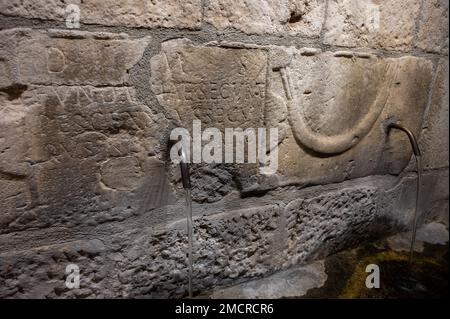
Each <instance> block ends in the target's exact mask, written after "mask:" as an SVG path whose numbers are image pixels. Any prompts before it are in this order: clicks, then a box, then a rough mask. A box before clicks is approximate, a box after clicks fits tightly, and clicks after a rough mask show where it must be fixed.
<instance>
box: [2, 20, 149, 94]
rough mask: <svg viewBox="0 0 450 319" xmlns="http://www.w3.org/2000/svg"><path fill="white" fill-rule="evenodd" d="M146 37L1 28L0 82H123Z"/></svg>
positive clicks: (106, 83) (142, 49)
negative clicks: (3, 71)
mask: <svg viewBox="0 0 450 319" xmlns="http://www.w3.org/2000/svg"><path fill="white" fill-rule="evenodd" d="M149 40H150V39H149V38H141V39H130V38H128V36H127V35H125V34H119V35H116V34H111V33H91V32H85V31H65V30H50V31H49V32H41V31H35V30H32V29H11V30H5V31H1V32H0V43H2V44H1V45H0V64H2V68H3V69H4V70H6V71H7V72H5V73H2V74H0V83H5V84H4V86H8V83H10V84H25V85H26V84H42V85H55V84H65V85H83V84H84V85H123V84H126V83H127V81H128V78H129V74H128V71H129V70H130V69H131V67H133V66H134V65H135V64H136V63H137V62H138V61H139V59H140V58H141V57H142V54H143V52H144V49H145V48H146V47H147V45H148V44H149Z"/></svg>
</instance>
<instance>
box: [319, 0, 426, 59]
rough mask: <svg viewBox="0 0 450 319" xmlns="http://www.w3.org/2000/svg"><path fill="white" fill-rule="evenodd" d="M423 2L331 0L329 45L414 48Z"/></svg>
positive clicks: (326, 26) (326, 35)
mask: <svg viewBox="0 0 450 319" xmlns="http://www.w3.org/2000/svg"><path fill="white" fill-rule="evenodd" d="M419 11H420V1H416V0H401V1H399V0H388V1H376V0H369V1H366V0H331V1H329V5H328V13H327V18H326V23H325V35H324V37H325V38H324V41H325V43H326V44H332V45H338V46H344V47H371V48H384V49H388V50H399V51H406V50H408V49H410V48H411V46H412V40H413V37H414V31H415V26H416V20H417V18H418V16H419Z"/></svg>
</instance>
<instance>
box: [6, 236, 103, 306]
mask: <svg viewBox="0 0 450 319" xmlns="http://www.w3.org/2000/svg"><path fill="white" fill-rule="evenodd" d="M105 252H106V247H105V245H104V244H103V243H102V241H100V240H98V239H92V240H84V241H74V242H70V243H64V244H57V245H50V246H44V247H39V248H34V249H30V250H25V251H16V252H13V253H3V254H1V255H0V274H1V276H0V287H1V288H0V296H1V297H2V298H12V297H19V296H20V297H22V298H23V297H25V298H61V297H66V298H89V297H91V298H93V297H100V298H101V297H102V294H103V292H102V288H101V285H99V283H101V282H102V281H107V280H108V270H107V269H106V268H105V267H104V265H105V264H106V262H105V260H106V258H105V256H104V255H105ZM102 263H103V267H99V266H100V265H101V264H102ZM69 265H74V266H76V267H78V270H79V274H80V276H79V283H80V287H79V288H74V289H69V287H67V286H66V280H67V275H68V274H69V273H71V272H69V273H68V274H66V267H67V266H69ZM69 279H70V278H69ZM105 297H106V296H105Z"/></svg>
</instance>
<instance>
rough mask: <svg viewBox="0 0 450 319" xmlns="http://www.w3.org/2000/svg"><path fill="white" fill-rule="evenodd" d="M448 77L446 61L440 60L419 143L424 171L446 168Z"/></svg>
mask: <svg viewBox="0 0 450 319" xmlns="http://www.w3.org/2000/svg"><path fill="white" fill-rule="evenodd" d="M448 76H449V67H448V59H441V60H440V62H439V65H438V67H437V76H436V80H435V81H436V82H435V83H434V87H433V91H432V98H431V104H430V106H429V109H428V112H427V115H426V117H425V121H424V125H423V130H422V134H421V136H420V141H419V146H420V148H421V151H422V154H423V167H424V169H436V168H443V167H448V151H449V148H448V116H449V114H448V104H449V103H448V100H449V94H448V92H449V91H448Z"/></svg>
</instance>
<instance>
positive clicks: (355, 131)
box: [260, 50, 433, 185]
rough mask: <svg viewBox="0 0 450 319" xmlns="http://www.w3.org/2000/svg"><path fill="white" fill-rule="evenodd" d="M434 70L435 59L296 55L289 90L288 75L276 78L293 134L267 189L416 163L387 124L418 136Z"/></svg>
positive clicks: (266, 180)
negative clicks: (393, 123) (398, 124)
mask: <svg viewBox="0 0 450 319" xmlns="http://www.w3.org/2000/svg"><path fill="white" fill-rule="evenodd" d="M432 69H433V66H432V63H431V62H430V61H428V60H425V59H420V58H415V57H403V58H399V59H384V58H380V57H376V56H373V55H365V54H359V53H357V52H334V53H332V52H323V53H316V54H309V53H305V50H299V51H298V52H297V53H294V56H293V58H292V60H291V62H290V64H289V65H288V66H286V67H285V71H284V72H285V75H284V77H285V78H286V79H287V80H286V83H288V85H285V84H283V80H282V78H283V74H282V72H278V71H275V72H272V73H271V75H270V77H271V78H270V85H271V92H274V93H272V94H274V95H276V96H278V101H279V108H284V109H286V111H287V112H288V116H287V119H286V121H287V122H288V123H289V126H290V129H291V130H290V131H288V132H287V134H286V136H285V139H284V140H283V141H282V142H281V143H280V145H279V170H278V175H277V177H276V178H275V177H270V176H266V177H264V179H263V180H264V181H263V182H261V183H260V184H261V185H268V184H277V185H286V184H290V183H293V182H295V181H296V182H295V183H299V184H308V183H311V182H312V183H320V184H322V183H329V182H332V181H342V180H345V179H352V178H356V177H362V176H368V175H372V174H386V173H393V174H398V173H399V172H400V171H401V170H402V169H403V168H404V167H405V166H406V165H407V163H408V161H409V159H410V156H411V151H410V145H409V143H408V140H407V138H406V137H405V136H404V134H402V133H400V132H394V131H393V132H391V133H390V134H389V136H387V135H386V133H385V131H384V125H385V123H386V121H387V120H388V119H390V118H395V119H397V120H400V121H401V122H402V123H403V124H405V125H406V126H407V127H409V128H410V129H411V130H413V132H415V134H418V132H419V130H420V127H421V123H422V119H423V113H424V110H425V108H426V105H427V100H428V89H429V86H430V84H431V79H432ZM286 87H288V88H290V89H289V92H288V91H287V90H286V89H285V88H286ZM283 92H284V93H283ZM289 96H291V97H290V98H289ZM269 117H270V116H269ZM280 176H283V178H282V179H280V178H279V177H280Z"/></svg>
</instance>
